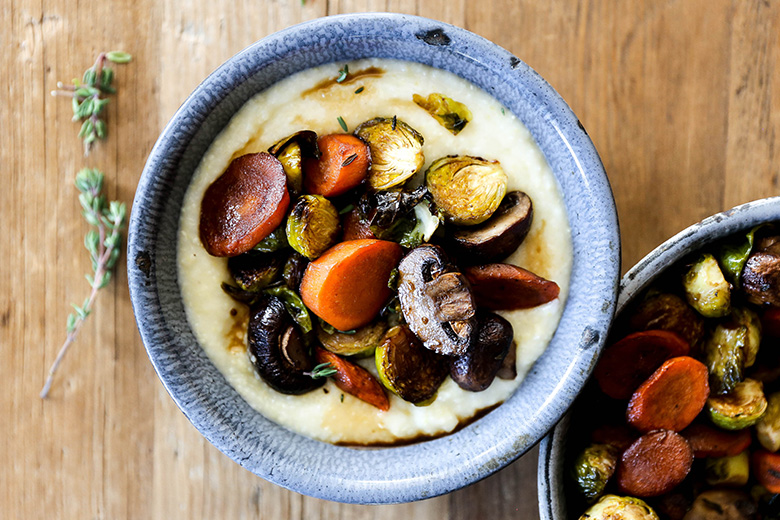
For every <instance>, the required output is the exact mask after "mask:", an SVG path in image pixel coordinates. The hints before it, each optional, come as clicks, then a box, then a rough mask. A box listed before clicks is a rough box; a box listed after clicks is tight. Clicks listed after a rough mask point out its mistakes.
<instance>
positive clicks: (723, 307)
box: [683, 254, 731, 318]
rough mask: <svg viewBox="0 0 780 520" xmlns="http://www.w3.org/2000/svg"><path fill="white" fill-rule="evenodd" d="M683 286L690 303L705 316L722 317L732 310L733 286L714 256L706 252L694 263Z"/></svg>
mask: <svg viewBox="0 0 780 520" xmlns="http://www.w3.org/2000/svg"><path fill="white" fill-rule="evenodd" d="M683 286H684V287H685V296H686V298H687V299H688V303H689V304H691V307H693V308H694V309H696V310H697V311H698V312H699V314H701V315H702V316H704V317H705V318H720V317H722V316H725V315H727V314H728V313H729V312H731V286H730V285H729V283H728V282H727V281H726V278H725V277H724V276H723V271H721V270H720V266H719V265H718V261H717V260H715V257H714V256H712V255H710V254H706V255H704V256H703V257H702V258H701V259H700V260H699V261H698V262H696V263H695V264H693V265H692V266H691V268H690V269H689V270H688V273H687V274H686V275H685V278H684V279H683Z"/></svg>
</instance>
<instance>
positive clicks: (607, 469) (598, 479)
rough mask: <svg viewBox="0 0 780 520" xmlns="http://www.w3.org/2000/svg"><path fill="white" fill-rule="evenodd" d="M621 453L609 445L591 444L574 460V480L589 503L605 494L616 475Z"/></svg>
mask: <svg viewBox="0 0 780 520" xmlns="http://www.w3.org/2000/svg"><path fill="white" fill-rule="evenodd" d="M618 455H619V451H618V449H617V448H616V447H614V446H611V445H609V444H591V445H590V446H588V447H587V448H585V449H584V450H583V451H582V453H580V454H579V456H577V458H576V459H574V467H573V468H572V478H573V479H574V483H575V485H576V487H577V490H578V491H579V492H580V494H582V496H583V497H584V498H585V500H586V501H587V502H588V503H592V502H593V501H595V500H596V499H597V498H598V497H600V496H601V494H602V493H603V492H604V488H605V487H606V485H607V482H608V481H609V479H610V478H611V477H612V474H613V473H615V468H616V467H617V462H618Z"/></svg>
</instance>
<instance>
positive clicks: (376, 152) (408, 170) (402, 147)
mask: <svg viewBox="0 0 780 520" xmlns="http://www.w3.org/2000/svg"><path fill="white" fill-rule="evenodd" d="M355 135H356V136H358V137H359V138H361V139H362V140H364V141H365V142H366V143H367V144H368V147H369V149H370V150H371V168H369V170H368V184H369V185H370V186H371V187H372V188H373V189H375V190H386V189H388V188H392V187H393V186H398V185H399V184H403V183H404V182H406V180H407V179H408V178H409V177H411V176H412V175H414V174H415V173H416V172H417V170H419V169H420V168H422V165H423V163H424V162H425V156H424V155H423V151H422V145H423V141H424V139H423V136H422V135H420V133H419V132H418V131H417V130H415V129H414V128H412V127H411V126H409V125H407V124H406V123H404V122H403V121H401V120H400V119H397V118H395V117H393V118H392V119H390V118H385V117H377V118H376V119H371V120H370V121H366V122H365V123H362V124H361V125H360V126H358V127H357V129H355Z"/></svg>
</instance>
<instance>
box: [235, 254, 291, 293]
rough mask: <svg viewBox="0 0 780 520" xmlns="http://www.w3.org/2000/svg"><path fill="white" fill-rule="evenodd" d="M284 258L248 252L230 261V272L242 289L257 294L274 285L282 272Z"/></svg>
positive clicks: (276, 255)
mask: <svg viewBox="0 0 780 520" xmlns="http://www.w3.org/2000/svg"><path fill="white" fill-rule="evenodd" d="M282 262H284V257H283V256H280V255H278V254H263V253H255V252H252V251H250V252H248V253H244V254H241V255H238V256H233V257H230V258H229V259H228V271H230V275H231V276H232V277H233V279H234V280H235V281H236V285H238V286H239V287H240V288H241V289H243V290H245V291H250V292H256V291H259V290H260V289H262V288H263V287H266V286H268V285H270V284H271V283H273V282H274V281H275V280H276V279H277V278H278V276H279V274H280V273H281V271H282Z"/></svg>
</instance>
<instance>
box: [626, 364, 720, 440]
mask: <svg viewBox="0 0 780 520" xmlns="http://www.w3.org/2000/svg"><path fill="white" fill-rule="evenodd" d="M707 378H708V375H707V367H706V366H704V364H703V363H702V362H700V361H697V360H695V359H693V358H692V357H688V356H680V357H674V358H672V359H669V360H667V361H665V362H664V364H663V365H661V366H660V368H658V370H656V371H655V372H653V375H651V376H650V377H649V378H648V379H647V381H645V382H644V383H642V384H641V385H640V386H639V388H637V390H636V392H634V395H632V396H631V401H629V403H628V411H627V413H626V416H627V418H628V423H629V424H630V425H631V426H633V427H634V428H636V429H637V430H639V431H641V432H648V431H650V430H656V429H659V428H663V429H665V430H672V431H675V432H678V431H680V430H682V429H684V428H685V427H686V426H688V425H689V424H691V423H692V422H693V420H694V419H695V418H696V416H697V415H699V412H701V410H702V408H704V404H705V403H706V402H707V397H709V395H710V386H709V383H708V382H707Z"/></svg>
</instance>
